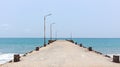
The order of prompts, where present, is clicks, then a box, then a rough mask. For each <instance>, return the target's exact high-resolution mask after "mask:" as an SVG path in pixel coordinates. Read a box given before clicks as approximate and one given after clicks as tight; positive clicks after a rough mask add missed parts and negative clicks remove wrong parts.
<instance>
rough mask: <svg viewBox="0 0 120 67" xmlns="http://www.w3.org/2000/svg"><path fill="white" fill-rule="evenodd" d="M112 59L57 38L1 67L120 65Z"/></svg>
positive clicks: (97, 66) (105, 66) (113, 66)
mask: <svg viewBox="0 0 120 67" xmlns="http://www.w3.org/2000/svg"><path fill="white" fill-rule="evenodd" d="M111 60H112V59H111V58H107V57H104V56H103V55H100V54H97V53H95V52H93V51H88V49H87V48H83V47H80V46H78V45H75V44H74V43H71V42H68V41H65V40H57V41H55V42H53V43H51V44H50V45H47V46H46V47H42V48H40V50H39V51H33V52H32V53H29V54H27V55H26V56H24V57H21V59H20V61H19V62H11V63H6V64H4V65H2V66H0V67H120V63H114V62H112V61H111Z"/></svg>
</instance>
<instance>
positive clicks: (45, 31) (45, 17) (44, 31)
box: [44, 16, 46, 46]
mask: <svg viewBox="0 0 120 67" xmlns="http://www.w3.org/2000/svg"><path fill="white" fill-rule="evenodd" d="M44 46H46V16H44Z"/></svg>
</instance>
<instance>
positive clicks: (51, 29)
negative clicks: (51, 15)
mask: <svg viewBox="0 0 120 67" xmlns="http://www.w3.org/2000/svg"><path fill="white" fill-rule="evenodd" d="M53 24H55V23H51V24H50V40H52V25H53Z"/></svg>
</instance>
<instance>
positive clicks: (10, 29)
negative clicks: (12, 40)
mask: <svg viewBox="0 0 120 67" xmlns="http://www.w3.org/2000/svg"><path fill="white" fill-rule="evenodd" d="M49 13H52V15H51V16H49V17H47V21H46V22H47V23H46V26H47V37H49V36H50V34H49V27H50V24H51V23H53V22H54V23H56V24H55V25H53V33H54V34H55V32H56V31H57V36H58V37H70V34H71V33H72V35H73V37H80V38H84V37H85V38H86V37H89V38H90V37H92V38H96V37H101V38H102V37H104V38H106V37H107V38H108V37H110V38H115V37H117V38H120V30H119V29H120V0H0V37H43V22H44V18H43V17H44V15H47V14H49Z"/></svg>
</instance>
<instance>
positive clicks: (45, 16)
mask: <svg viewBox="0 0 120 67" xmlns="http://www.w3.org/2000/svg"><path fill="white" fill-rule="evenodd" d="M50 15H52V14H48V15H45V16H44V47H45V46H46V17H47V16H50Z"/></svg>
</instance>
